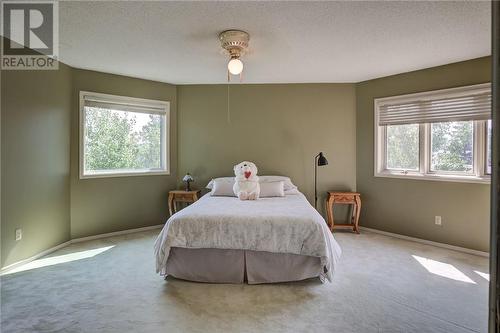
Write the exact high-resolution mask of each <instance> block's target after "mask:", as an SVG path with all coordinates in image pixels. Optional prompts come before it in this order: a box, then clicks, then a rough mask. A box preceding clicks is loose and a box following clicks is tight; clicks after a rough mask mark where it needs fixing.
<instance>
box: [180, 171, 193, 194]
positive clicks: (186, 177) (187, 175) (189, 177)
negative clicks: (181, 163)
mask: <svg viewBox="0 0 500 333" xmlns="http://www.w3.org/2000/svg"><path fill="white" fill-rule="evenodd" d="M182 181H183V182H184V183H186V191H191V186H190V185H189V183H191V182H192V181H194V179H193V176H191V175H190V174H189V172H188V173H187V174H186V175H185V176H184V178H182Z"/></svg>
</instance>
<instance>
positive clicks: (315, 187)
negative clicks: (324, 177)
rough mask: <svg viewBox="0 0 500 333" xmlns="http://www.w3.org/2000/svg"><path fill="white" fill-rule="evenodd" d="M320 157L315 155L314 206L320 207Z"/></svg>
mask: <svg viewBox="0 0 500 333" xmlns="http://www.w3.org/2000/svg"><path fill="white" fill-rule="evenodd" d="M318 157H319V154H318V155H316V156H314V208H316V209H318V162H317V160H318Z"/></svg>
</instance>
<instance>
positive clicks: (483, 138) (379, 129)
mask: <svg viewBox="0 0 500 333" xmlns="http://www.w3.org/2000/svg"><path fill="white" fill-rule="evenodd" d="M478 88H479V89H484V91H488V90H491V84H490V83H484V84H478V85H471V86H465V87H459V88H451V89H442V90H435V91H427V92H421V93H415V94H406V95H400V96H390V97H384V98H376V99H374V121H373V125H374V177H389V178H400V179H417V180H435V181H451V182H466V183H483V184H488V183H490V182H491V177H490V175H488V174H487V173H486V170H487V164H486V163H487V161H486V159H487V155H486V149H487V146H486V144H487V120H474V121H473V140H474V143H473V173H471V174H467V173H465V172H463V173H460V172H446V171H438V172H436V171H431V123H421V124H419V169H418V170H404V169H388V168H387V148H386V146H387V126H379V125H378V123H379V121H378V120H379V112H380V106H381V105H382V104H386V103H387V102H389V101H390V102H398V103H403V102H409V101H414V100H415V99H428V100H433V99H438V98H443V97H447V96H457V95H460V94H467V93H468V91H469V90H470V89H478Z"/></svg>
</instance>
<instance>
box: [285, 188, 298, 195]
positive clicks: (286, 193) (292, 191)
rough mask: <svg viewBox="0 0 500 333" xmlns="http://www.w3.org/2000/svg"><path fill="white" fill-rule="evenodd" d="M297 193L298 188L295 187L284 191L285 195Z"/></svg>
mask: <svg viewBox="0 0 500 333" xmlns="http://www.w3.org/2000/svg"><path fill="white" fill-rule="evenodd" d="M299 193H300V192H299V190H298V189H296V188H294V189H291V190H288V191H285V195H293V194H299Z"/></svg>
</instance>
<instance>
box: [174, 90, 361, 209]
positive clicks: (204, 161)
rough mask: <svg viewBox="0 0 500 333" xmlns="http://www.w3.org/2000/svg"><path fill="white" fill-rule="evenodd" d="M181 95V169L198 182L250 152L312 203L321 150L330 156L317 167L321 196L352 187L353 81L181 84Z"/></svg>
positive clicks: (262, 169) (225, 171) (263, 170)
mask: <svg viewBox="0 0 500 333" xmlns="http://www.w3.org/2000/svg"><path fill="white" fill-rule="evenodd" d="M228 91H229V95H228ZM178 100H179V120H178V129H179V132H178V133H179V136H178V140H179V176H182V175H183V174H185V173H186V172H190V173H191V174H192V175H193V176H194V178H195V180H196V183H195V186H196V187H198V188H203V187H205V185H206V184H207V182H208V181H209V180H210V179H211V178H212V177H219V176H232V175H233V168H232V167H233V165H235V164H237V163H239V162H240V161H242V160H249V161H253V162H255V163H256V164H257V166H258V168H259V174H260V175H264V174H278V175H287V176H290V177H291V178H292V180H293V182H294V183H295V184H296V185H297V186H298V187H299V189H300V190H301V191H302V192H303V193H305V194H306V195H307V197H308V198H309V200H310V202H311V203H314V169H313V166H314V156H315V154H317V153H318V152H319V151H323V152H324V153H325V155H326V157H327V158H328V160H329V162H330V164H329V165H328V166H325V167H321V168H319V170H318V174H319V180H318V185H319V188H318V191H319V193H321V194H322V196H321V198H320V200H322V202H324V192H325V191H326V190H328V189H350V190H354V189H355V187H356V156H355V154H356V152H355V151H356V137H355V135H356V124H355V88H354V84H262V85H260V84H257V85H254V84H245V85H231V86H230V87H229V90H228V86H227V85H186V86H179V87H178ZM228 103H229V104H228ZM228 105H229V106H228ZM228 108H229V111H228Z"/></svg>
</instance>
